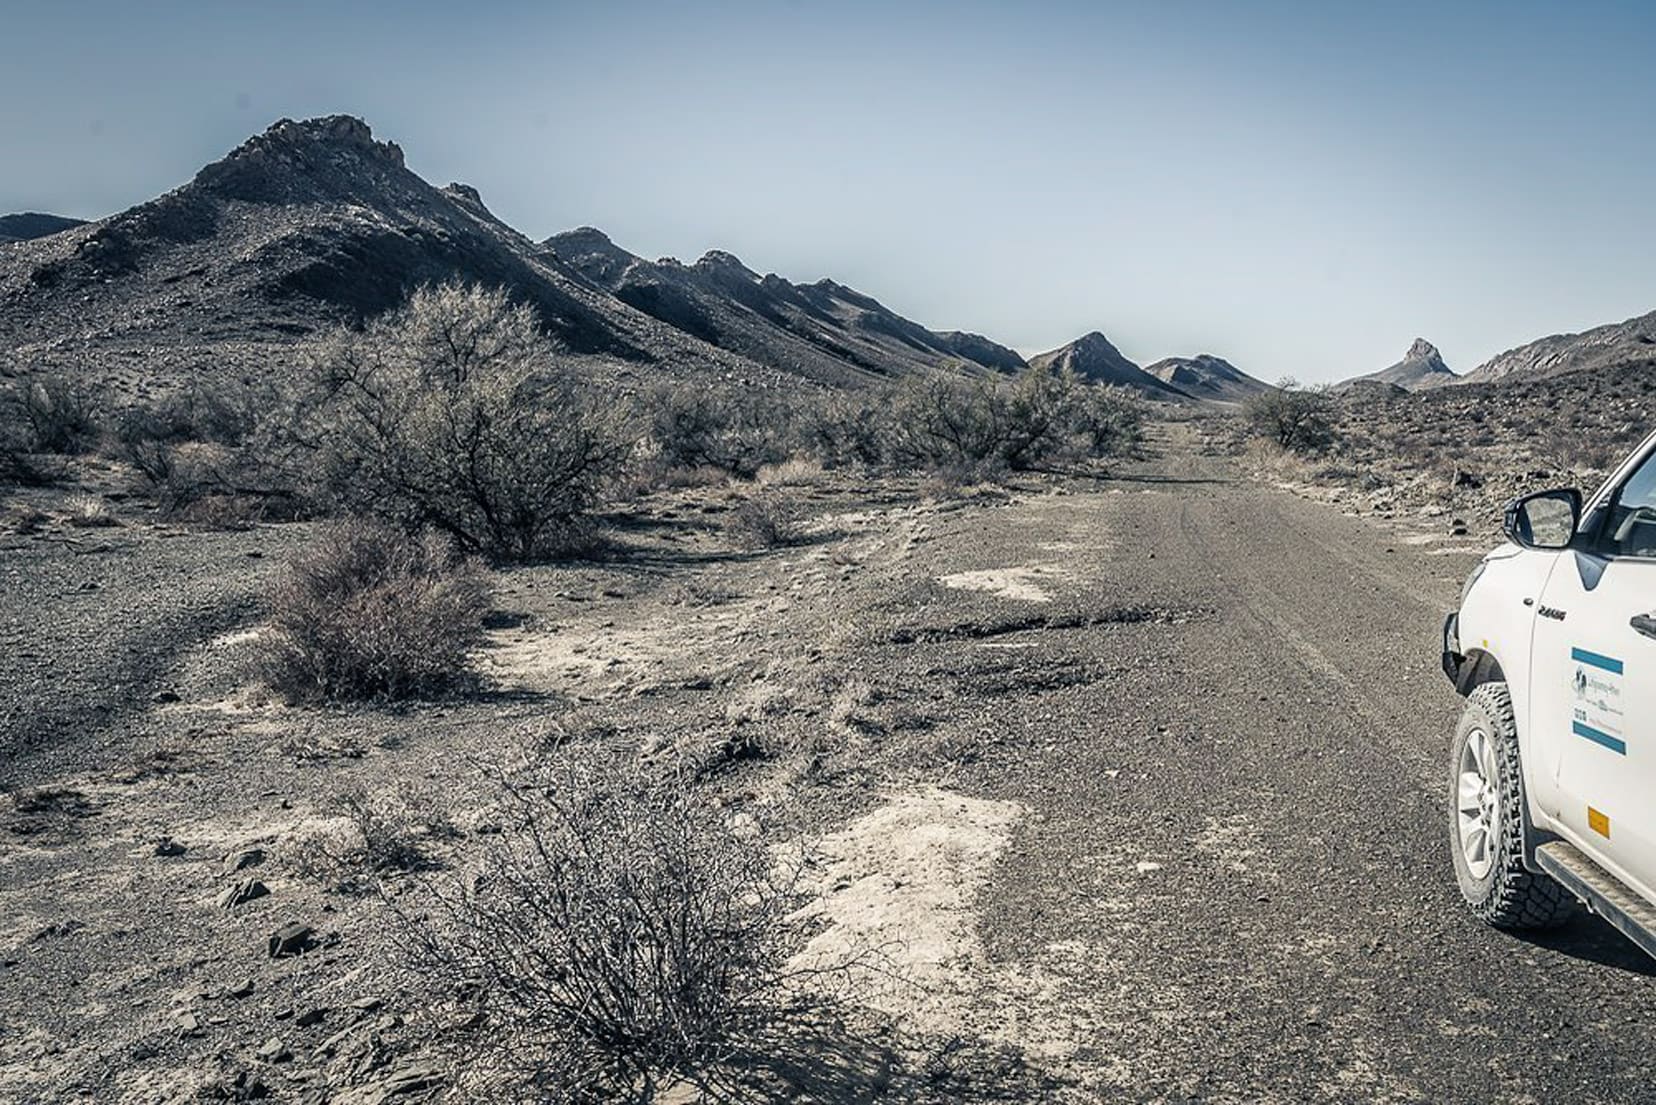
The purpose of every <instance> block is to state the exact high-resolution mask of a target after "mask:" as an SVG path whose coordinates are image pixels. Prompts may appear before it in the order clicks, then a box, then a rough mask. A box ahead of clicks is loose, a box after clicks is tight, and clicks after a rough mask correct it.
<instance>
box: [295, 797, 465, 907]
mask: <svg viewBox="0 0 1656 1105" xmlns="http://www.w3.org/2000/svg"><path fill="white" fill-rule="evenodd" d="M325 810H326V812H329V813H332V814H334V815H335V816H337V817H338V818H339V819H341V821H342V822H343V825H342V827H340V828H338V829H334V830H330V831H327V832H322V833H318V834H315V835H313V836H311V837H308V838H306V839H305V840H303V841H301V842H300V844H299V845H298V846H297V847H296V849H295V851H294V854H293V856H292V862H293V865H294V866H295V867H296V868H297V869H298V870H299V872H300V873H301V874H304V875H307V876H310V877H312V878H318V879H324V880H327V881H328V882H331V883H333V884H335V885H336V886H339V887H341V888H343V889H347V890H350V889H358V888H360V887H361V886H362V885H363V884H364V880H367V879H373V878H378V877H383V876H386V875H391V874H397V873H402V872H409V871H418V870H421V869H424V868H426V867H430V866H432V865H433V864H434V863H435V857H434V856H433V854H432V848H433V845H434V844H435V843H436V842H437V841H438V840H441V839H447V838H450V837H454V836H456V835H458V830H457V829H456V828H455V826H454V824H453V822H452V821H450V820H449V817H448V814H447V812H446V811H445V810H443V809H442V807H441V806H440V805H439V804H438V803H437V801H436V799H435V798H434V796H433V795H432V794H431V793H430V792H428V791H426V790H424V789H422V788H420V787H418V786H416V785H414V784H412V783H409V782H406V781H404V782H402V783H399V784H397V785H396V786H394V787H390V788H388V789H380V790H369V789H367V788H365V787H354V788H350V789H347V790H344V791H341V792H340V793H339V794H337V795H336V796H335V797H334V799H333V800H332V801H331V802H330V803H328V805H327V806H326V807H325Z"/></svg>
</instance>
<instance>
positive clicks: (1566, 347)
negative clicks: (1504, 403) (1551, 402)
mask: <svg viewBox="0 0 1656 1105" xmlns="http://www.w3.org/2000/svg"><path fill="white" fill-rule="evenodd" d="M1653 356H1656V311H1652V312H1651V313H1650V314H1647V315H1640V316H1639V317H1637V318H1630V319H1628V320H1627V321H1626V322H1616V323H1609V324H1607V325H1604V326H1595V327H1594V328H1593V329H1591V330H1584V331H1582V332H1581V333H1579V334H1553V335H1552V336H1550V337H1545V338H1539V339H1537V340H1536V341H1532V342H1529V343H1527V344H1525V345H1520V346H1518V347H1517V348H1516V349H1509V350H1507V351H1506V352H1505V353H1501V354H1498V355H1497V356H1495V357H1492V358H1490V359H1489V360H1487V361H1485V362H1484V363H1483V364H1481V365H1479V366H1478V367H1477V368H1475V369H1473V370H1472V371H1471V372H1469V373H1467V374H1466V377H1465V379H1466V381H1467V382H1468V383H1494V382H1497V381H1500V380H1506V379H1509V378H1522V377H1538V376H1551V375H1557V374H1559V373H1565V372H1573V371H1576V370H1577V369H1583V368H1624V367H1628V366H1632V365H1642V364H1644V363H1645V362H1647V361H1649V360H1650V359H1651V358H1652V357H1653Z"/></svg>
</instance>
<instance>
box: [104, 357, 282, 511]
mask: <svg viewBox="0 0 1656 1105" xmlns="http://www.w3.org/2000/svg"><path fill="white" fill-rule="evenodd" d="M295 428H296V427H295V424H294V417H293V402H292V399H291V398H290V397H289V396H287V395H284V394H283V393H282V392H281V391H280V390H279V389H278V388H276V387H275V386H274V385H272V384H268V383H255V382H253V381H248V380H243V381H231V382H228V383H220V384H215V385H210V386H209V385H198V386H195V387H192V388H190V389H188V390H186V391H183V392H180V393H176V394H172V395H169V396H167V397H165V398H163V399H161V400H159V401H157V402H155V403H153V404H151V405H149V406H143V407H134V408H131V409H128V410H125V411H123V412H122V413H121V416H120V418H119V419H118V420H117V423H116V429H115V433H114V435H113V438H114V440H113V451H114V455H115V457H116V458H117V459H119V460H123V461H125V462H126V463H127V464H128V465H130V466H131V467H132V468H133V469H134V470H135V471H136V472H137V474H138V476H139V478H140V480H141V481H142V483H143V485H144V487H145V489H146V490H148V491H149V492H150V493H152V494H154V495H155V497H156V500H157V502H158V504H159V505H160V507H161V510H162V512H163V513H164V514H168V515H171V516H175V517H178V518H181V519H183V520H185V521H195V520H198V519H205V520H206V521H207V523H208V524H214V525H217V524H222V523H221V522H220V520H221V519H224V520H227V521H228V524H231V525H236V524H242V523H243V522H245V521H250V520H256V519H260V518H269V519H274V520H283V519H288V520H291V519H295V518H300V517H306V516H308V515H309V514H310V513H311V506H310V503H309V501H308V497H307V495H306V493H305V488H304V486H303V484H304V471H303V468H302V464H301V457H300V453H301V450H300V449H299V446H298V442H297V441H296V439H295V437H294V430H295ZM227 508H229V509H227ZM231 514H234V515H235V516H236V518H235V519H230V517H229V516H230V515H231Z"/></svg>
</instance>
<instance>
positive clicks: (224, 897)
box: [218, 878, 270, 909]
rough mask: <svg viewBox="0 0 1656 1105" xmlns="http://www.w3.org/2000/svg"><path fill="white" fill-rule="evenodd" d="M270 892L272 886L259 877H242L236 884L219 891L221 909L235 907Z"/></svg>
mask: <svg viewBox="0 0 1656 1105" xmlns="http://www.w3.org/2000/svg"><path fill="white" fill-rule="evenodd" d="M269 893H270V887H268V886H266V885H265V884H264V883H262V882H260V881H259V880H258V879H253V878H247V879H241V880H239V881H238V882H237V883H236V884H235V885H234V886H227V887H225V888H224V889H223V890H221V891H219V896H218V906H219V908H220V909H234V908H236V907H237V906H239V905H241V904H242V903H244V902H251V901H252V900H253V899H255V898H262V897H264V896H265V895H266V894H269Z"/></svg>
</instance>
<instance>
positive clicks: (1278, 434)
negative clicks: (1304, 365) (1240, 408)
mask: <svg viewBox="0 0 1656 1105" xmlns="http://www.w3.org/2000/svg"><path fill="white" fill-rule="evenodd" d="M1331 406H1332V404H1331V403H1330V402H1329V398H1328V390H1327V389H1326V388H1320V387H1318V388H1305V387H1301V386H1300V384H1299V382H1298V381H1297V380H1295V379H1293V378H1292V377H1284V378H1283V379H1282V380H1281V382H1279V383H1278V384H1277V386H1276V387H1275V388H1273V389H1271V390H1270V391H1263V392H1260V393H1259V394H1258V395H1256V396H1254V397H1253V398H1252V399H1250V400H1248V403H1247V406H1246V408H1245V409H1244V413H1245V414H1246V416H1247V419H1248V426H1249V428H1250V429H1251V430H1252V431H1253V433H1254V434H1256V435H1257V436H1259V437H1263V438H1266V439H1268V440H1270V441H1274V442H1276V444H1278V445H1280V446H1281V447H1282V448H1284V449H1287V450H1289V451H1291V452H1295V453H1314V452H1318V451H1320V450H1322V449H1325V448H1327V447H1328V446H1329V444H1330V443H1331V442H1332V441H1333V438H1334V428H1333V425H1332V422H1331V420H1330V413H1331V411H1330V407H1331Z"/></svg>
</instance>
